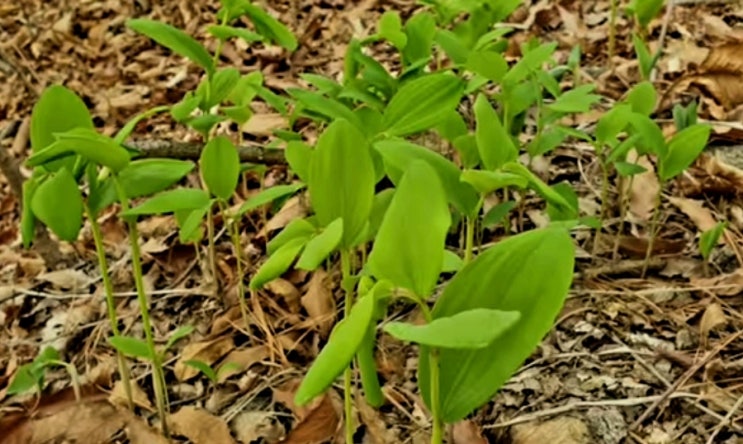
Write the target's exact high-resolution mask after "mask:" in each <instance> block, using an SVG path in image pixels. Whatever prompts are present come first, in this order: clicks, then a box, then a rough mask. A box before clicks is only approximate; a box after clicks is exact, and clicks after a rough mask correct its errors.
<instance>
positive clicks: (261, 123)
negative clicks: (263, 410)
mask: <svg viewBox="0 0 743 444" xmlns="http://www.w3.org/2000/svg"><path fill="white" fill-rule="evenodd" d="M287 126H288V123H287V121H286V118H285V117H284V116H282V115H281V114H278V113H272V114H255V115H253V117H251V118H250V119H248V121H247V122H245V123H244V124H243V125H242V126H241V127H240V130H242V132H244V133H248V134H253V135H255V136H265V137H267V136H271V135H273V132H274V131H275V130H277V129H282V128H286V127H287Z"/></svg>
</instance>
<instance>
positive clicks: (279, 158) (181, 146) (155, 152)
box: [124, 140, 286, 165]
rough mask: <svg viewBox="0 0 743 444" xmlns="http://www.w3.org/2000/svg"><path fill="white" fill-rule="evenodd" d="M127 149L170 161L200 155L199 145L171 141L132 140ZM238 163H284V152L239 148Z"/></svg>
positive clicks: (200, 147) (200, 146) (145, 155)
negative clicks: (169, 159)
mask: <svg viewBox="0 0 743 444" xmlns="http://www.w3.org/2000/svg"><path fill="white" fill-rule="evenodd" d="M124 146H126V147H127V148H129V149H132V150H136V151H139V153H140V156H141V157H166V158H171V159H193V160H196V159H198V158H199V156H200V155H201V150H202V149H203V145H202V144H200V143H190V142H175V141H172V140H132V141H129V142H127V143H125V144H124ZM238 152H239V153H240V161H241V162H248V163H259V164H264V165H280V164H285V163H286V158H285V157H284V150H282V149H277V148H263V147H259V146H240V147H238Z"/></svg>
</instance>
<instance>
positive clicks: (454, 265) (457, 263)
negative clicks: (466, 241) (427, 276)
mask: <svg viewBox="0 0 743 444" xmlns="http://www.w3.org/2000/svg"><path fill="white" fill-rule="evenodd" d="M463 266H464V260H462V258H461V257H459V256H458V255H457V254H456V253H454V252H453V251H449V250H444V262H443V265H442V266H441V272H442V273H455V272H457V271H459V270H461V269H462V267H463Z"/></svg>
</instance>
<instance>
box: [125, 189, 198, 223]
mask: <svg viewBox="0 0 743 444" xmlns="http://www.w3.org/2000/svg"><path fill="white" fill-rule="evenodd" d="M207 205H209V194H208V193H207V192H206V191H204V190H201V189H197V188H175V189H172V190H168V191H163V192H162V193H158V194H155V195H154V196H152V197H151V198H149V199H147V200H146V201H144V202H142V203H141V204H140V205H138V206H136V207H133V208H130V209H129V210H128V211H122V212H121V213H120V214H121V216H123V217H131V216H144V215H149V214H164V213H173V212H175V211H181V210H195V209H198V208H203V207H205V206H207Z"/></svg>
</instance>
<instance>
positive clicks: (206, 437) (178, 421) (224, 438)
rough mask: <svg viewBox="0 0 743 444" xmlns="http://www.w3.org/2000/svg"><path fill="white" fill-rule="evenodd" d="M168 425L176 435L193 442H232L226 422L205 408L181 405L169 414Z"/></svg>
mask: <svg viewBox="0 0 743 444" xmlns="http://www.w3.org/2000/svg"><path fill="white" fill-rule="evenodd" d="M170 426H171V427H172V429H173V433H175V434H176V435H181V436H185V437H186V438H188V439H189V441H191V442H192V443H193V444H234V443H235V440H234V439H233V438H232V435H231V434H230V429H229V427H227V424H226V423H225V422H224V421H223V420H222V419H221V418H219V417H216V416H214V415H212V414H211V413H209V412H207V411H206V410H202V409H198V408H195V407H190V406H187V407H183V408H182V409H180V410H178V411H177V412H176V413H175V414H173V415H170Z"/></svg>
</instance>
